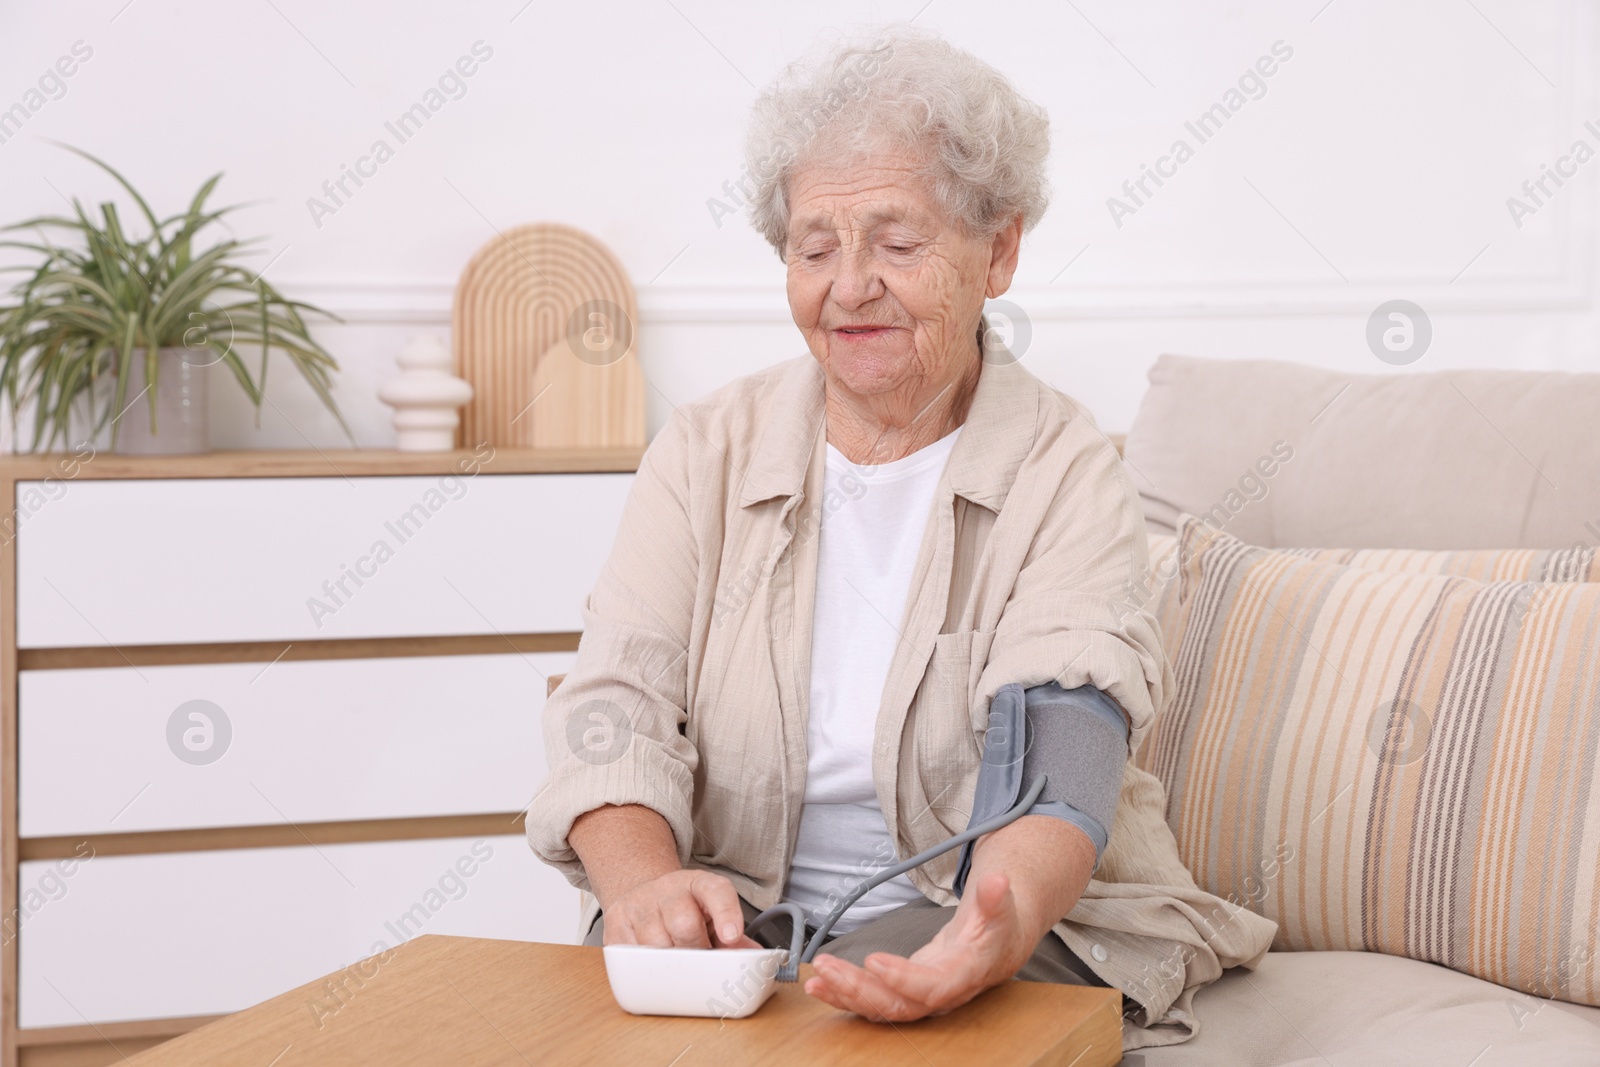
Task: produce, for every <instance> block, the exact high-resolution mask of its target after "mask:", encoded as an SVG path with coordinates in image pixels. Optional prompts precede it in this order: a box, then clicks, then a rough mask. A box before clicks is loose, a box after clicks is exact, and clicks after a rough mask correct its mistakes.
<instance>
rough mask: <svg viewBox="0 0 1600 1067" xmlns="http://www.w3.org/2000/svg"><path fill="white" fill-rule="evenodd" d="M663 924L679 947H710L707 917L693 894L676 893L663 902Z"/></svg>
mask: <svg viewBox="0 0 1600 1067" xmlns="http://www.w3.org/2000/svg"><path fill="white" fill-rule="evenodd" d="M661 924H662V926H664V927H665V928H666V931H667V935H668V936H669V937H670V938H671V939H672V941H671V943H672V944H673V945H675V946H677V947H679V948H710V947H711V941H710V939H709V938H707V937H706V918H705V916H704V915H703V914H702V913H701V911H700V905H699V903H698V902H697V901H696V900H695V899H694V896H693V895H692V894H688V893H685V894H682V895H674V896H673V897H671V898H669V899H667V900H664V901H662V903H661Z"/></svg>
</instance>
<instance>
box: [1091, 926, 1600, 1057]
mask: <svg viewBox="0 0 1600 1067" xmlns="http://www.w3.org/2000/svg"><path fill="white" fill-rule="evenodd" d="M1194 1011H1195V1015H1196V1016H1198V1017H1199V1019H1200V1033H1199V1034H1198V1035H1197V1036H1196V1037H1195V1038H1194V1039H1193V1040H1191V1041H1189V1042H1188V1043H1186V1044H1182V1045H1173V1046H1171V1047H1168V1048H1156V1049H1146V1050H1144V1051H1143V1052H1140V1053H1135V1054H1133V1055H1130V1056H1127V1057H1125V1058H1124V1060H1123V1064H1124V1067H1140V1064H1141V1063H1142V1065H1143V1067H1330V1065H1332V1064H1338V1065H1340V1067H1344V1065H1346V1064H1349V1065H1356V1064H1359V1065H1360V1067H1431V1065H1436V1064H1437V1065H1444V1067H1523V1065H1538V1067H1592V1065H1593V1064H1595V1063H1597V1062H1600V1008H1585V1007H1577V1006H1575V1005H1572V1004H1562V1003H1560V1002H1559V1001H1545V1000H1540V999H1539V998H1537V997H1531V996H1528V995H1526V994H1523V993H1514V992H1512V991H1511V990H1509V989H1502V988H1500V987H1499V986H1497V985H1493V984H1491V983H1489V982H1485V981H1482V980H1480V979H1477V978H1472V977H1469V976H1468V975H1464V974H1457V973H1456V972H1454V971H1448V970H1445V969H1444V968H1442V967H1435V966H1433V965H1432V964H1428V963H1419V962H1417V961H1416V960H1408V959H1401V958H1400V957H1398V956H1384V955H1379V954H1378V953H1375V952H1269V953H1267V956H1266V958H1265V959H1263V960H1262V961H1261V965H1260V966H1259V967H1258V968H1257V969H1256V970H1254V971H1243V970H1234V971H1229V972H1228V973H1227V974H1225V975H1223V976H1222V977H1221V978H1219V979H1218V980H1217V981H1216V982H1215V983H1214V984H1212V985H1209V986H1207V987H1205V988H1204V989H1202V990H1200V992H1199V993H1197V994H1195V999H1194ZM1140 1057H1142V1060H1141V1059H1140Z"/></svg>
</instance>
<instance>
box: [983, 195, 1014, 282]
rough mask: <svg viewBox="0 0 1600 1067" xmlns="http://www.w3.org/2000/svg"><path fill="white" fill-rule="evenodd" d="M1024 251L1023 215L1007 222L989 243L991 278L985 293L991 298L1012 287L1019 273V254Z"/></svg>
mask: <svg viewBox="0 0 1600 1067" xmlns="http://www.w3.org/2000/svg"><path fill="white" fill-rule="evenodd" d="M1021 251H1022V216H1021V214H1018V215H1017V216H1016V218H1014V219H1012V220H1011V221H1010V222H1008V223H1006V225H1005V226H1004V227H1002V228H1001V230H1000V232H999V233H997V234H995V235H994V240H993V241H992V242H991V243H990V245H989V279H988V284H987V286H986V287H985V290H984V295H985V296H987V297H988V298H989V299H990V300H993V299H994V298H995V297H997V296H1000V295H1002V294H1003V293H1005V291H1006V290H1007V289H1010V288H1011V278H1012V276H1013V275H1014V274H1016V273H1017V255H1018V254H1019V253H1020V252H1021Z"/></svg>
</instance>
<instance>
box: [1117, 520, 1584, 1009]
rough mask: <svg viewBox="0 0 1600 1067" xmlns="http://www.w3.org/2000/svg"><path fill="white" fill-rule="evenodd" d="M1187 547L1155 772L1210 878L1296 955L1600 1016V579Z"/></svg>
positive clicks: (1187, 852)
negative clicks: (1379, 966) (1470, 574)
mask: <svg viewBox="0 0 1600 1067" xmlns="http://www.w3.org/2000/svg"><path fill="white" fill-rule="evenodd" d="M1179 546H1180V553H1179V558H1180V559H1183V560H1185V561H1186V562H1185V564H1184V566H1183V567H1182V568H1181V570H1180V571H1179V573H1178V577H1177V581H1176V582H1174V583H1172V584H1173V585H1174V586H1175V589H1174V591H1173V594H1172V595H1171V596H1170V598H1169V599H1170V600H1171V605H1170V612H1169V614H1170V615H1171V619H1172V627H1173V629H1174V630H1175V631H1176V634H1175V635H1174V634H1168V635H1167V640H1168V641H1169V644H1168V645H1167V653H1168V655H1169V656H1170V657H1171V658H1172V661H1173V671H1174V675H1175V677H1176V680H1177V687H1176V692H1175V694H1174V696H1173V699H1172V700H1171V702H1170V703H1169V704H1168V705H1167V707H1166V708H1165V709H1164V710H1163V712H1162V714H1161V716H1160V717H1159V718H1158V720H1157V722H1156V723H1155V725H1154V726H1153V727H1152V729H1151V732H1150V734H1149V736H1148V738H1147V740H1146V743H1145V744H1144V745H1143V746H1142V747H1141V749H1140V751H1139V752H1138V753H1137V754H1136V756H1135V762H1136V763H1138V764H1139V765H1140V766H1141V767H1143V768H1144V769H1146V770H1148V771H1150V772H1151V773H1153V774H1154V775H1156V777H1158V778H1160V779H1161V781H1162V782H1163V784H1165V786H1166V788H1167V796H1168V801H1167V821H1168V823H1169V824H1170V825H1171V827H1172V830H1173V833H1174V834H1175V835H1176V836H1177V839H1178V848H1179V853H1180V855H1181V856H1182V857H1183V860H1184V863H1185V865H1186V866H1187V867H1188V868H1189V870H1190V871H1191V872H1192V873H1193V874H1194V876H1195V879H1196V881H1197V882H1198V883H1199V884H1200V887H1201V888H1202V889H1205V890H1208V891H1210V892H1212V893H1215V894H1217V895H1219V896H1223V897H1227V898H1229V899H1232V900H1234V901H1236V902H1239V903H1242V904H1245V905H1247V906H1249V907H1252V908H1253V909H1254V910H1256V911H1259V912H1260V913H1261V914H1263V915H1265V916H1267V917H1268V918H1270V919H1273V920H1275V921H1276V922H1277V923H1278V924H1279V925H1278V937H1277V940H1276V941H1275V943H1274V947H1275V948H1279V949H1354V950H1369V951H1376V952H1386V953H1391V954H1393V955H1398V956H1409V957H1412V958H1414V959H1419V960H1425V961H1429V962H1433V963H1439V964H1442V965H1444V966H1446V967H1451V968H1454V969H1456V970H1459V971H1465V972H1466V973H1468V974H1473V975H1476V976H1478V977H1480V978H1486V979H1488V980H1490V981H1492V982H1497V983H1499V984H1501V985H1506V986H1511V987H1514V988H1516V989H1520V990H1523V991H1526V992H1529V993H1533V994H1535V995H1538V996H1545V997H1555V998H1559V999H1563V1000H1571V1001H1575V1002H1578V1003H1583V1004H1594V1005H1600V963H1597V961H1596V959H1595V953H1596V932H1597V925H1600V767H1597V763H1596V755H1597V753H1600V583H1592V582H1591V583H1578V582H1563V583H1552V584H1542V585H1541V584H1536V583H1530V582H1513V581H1496V582H1482V581H1477V580H1475V579H1472V578H1461V577H1455V576H1451V575H1447V574H1440V573H1409V572H1389V571H1382V570H1369V569H1365V568H1362V567H1359V566H1353V565H1350V564H1349V563H1341V562H1328V561H1326V560H1324V559H1322V558H1321V553H1316V552H1312V553H1307V552H1303V551H1296V550H1281V549H1264V548H1256V547H1252V546H1250V545H1246V544H1244V543H1243V542H1241V541H1239V540H1238V539H1237V538H1234V537H1230V536H1228V535H1227V534H1223V533H1220V532H1218V531H1216V530H1214V529H1212V528H1210V527H1207V526H1206V525H1205V524H1204V523H1202V522H1201V521H1200V520H1198V519H1194V518H1192V517H1190V518H1187V519H1186V520H1185V521H1184V522H1183V524H1182V526H1181V527H1180V530H1179ZM1379 555H1380V556H1381V555H1383V554H1381V553H1380V554H1379ZM1457 555H1468V554H1457ZM1471 555H1477V554H1471ZM1412 562H1415V561H1412ZM1446 565H1447V564H1442V563H1441V564H1440V566H1446ZM1469 565H1470V566H1479V567H1481V566H1482V561H1481V560H1478V561H1473V562H1472V563H1471V564H1469ZM1535 565H1536V564H1534V563H1532V562H1530V563H1529V564H1528V566H1529V567H1533V566H1535ZM1537 565H1539V566H1542V564H1537ZM1480 573H1497V571H1495V570H1494V569H1493V568H1490V569H1489V570H1487V571H1480ZM1524 573H1527V572H1524Z"/></svg>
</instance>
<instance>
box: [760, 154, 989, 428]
mask: <svg viewBox="0 0 1600 1067" xmlns="http://www.w3.org/2000/svg"><path fill="white" fill-rule="evenodd" d="M918 169H919V162H918V160H917V159H916V158H915V157H914V156H913V155H912V154H911V153H909V152H905V151H884V152H880V153H878V154H875V155H873V156H872V157H870V158H869V159H867V160H864V161H860V162H855V163H849V164H835V165H828V164H808V165H802V166H800V167H797V168H796V170H795V173H794V174H793V175H792V177H791V178H790V182H789V237H788V242H787V245H786V248H785V256H784V259H785V263H786V265H787V268H788V291H789V310H790V312H791V314H792V315H793V316H794V322H795V325H796V326H798V327H800V332H801V333H803V334H805V338H806V345H807V346H808V347H809V348H810V349H811V354H812V355H814V356H815V357H816V358H817V360H818V361H819V362H820V363H821V364H822V368H823V371H824V372H825V374H826V375H827V378H828V381H829V384H830V386H832V387H835V388H843V389H844V390H846V391H848V392H850V393H852V394H855V395H857V396H859V397H863V398H868V397H874V396H880V395H882V394H886V393H899V394H908V393H920V392H924V391H926V390H925V387H929V386H931V387H932V388H934V389H939V388H942V387H943V386H945V385H947V384H950V383H952V382H955V381H958V380H960V379H961V378H962V376H963V375H964V374H967V373H970V371H971V368H972V366H973V364H974V363H975V362H976V361H977V359H978V345H977V340H976V336H977V330H978V316H979V313H980V312H981V311H982V308H983V300H984V297H985V295H999V294H998V292H989V286H990V283H991V275H992V274H994V273H995V271H994V267H995V263H994V260H995V258H996V257H995V255H994V254H993V249H994V248H995V247H997V242H996V241H995V240H993V239H983V238H975V237H971V236H968V235H967V233H966V232H965V230H964V229H962V228H961V227H960V225H959V224H957V223H956V222H955V221H954V220H952V219H949V218H947V217H946V216H945V214H944V212H943V210H942V209H941V208H940V206H939V204H938V202H937V201H936V200H935V199H934V197H933V195H932V194H931V193H930V192H929V191H928V190H927V189H926V188H925V186H924V184H923V182H922V180H921V179H920V178H919V177H918V173H917V172H918ZM1004 274H1005V279H1004V282H1003V283H1001V285H1000V289H1001V291H1004V288H1005V283H1008V282H1009V280H1010V272H1009V269H1007V270H1005V271H1004Z"/></svg>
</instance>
